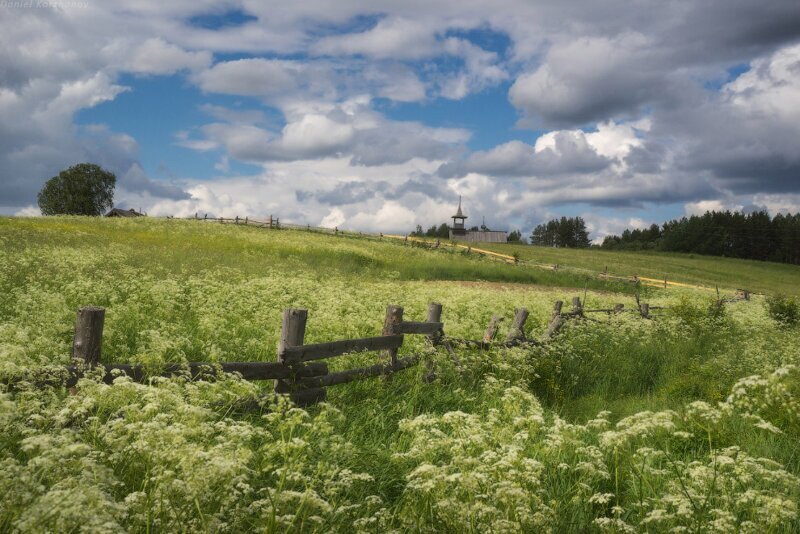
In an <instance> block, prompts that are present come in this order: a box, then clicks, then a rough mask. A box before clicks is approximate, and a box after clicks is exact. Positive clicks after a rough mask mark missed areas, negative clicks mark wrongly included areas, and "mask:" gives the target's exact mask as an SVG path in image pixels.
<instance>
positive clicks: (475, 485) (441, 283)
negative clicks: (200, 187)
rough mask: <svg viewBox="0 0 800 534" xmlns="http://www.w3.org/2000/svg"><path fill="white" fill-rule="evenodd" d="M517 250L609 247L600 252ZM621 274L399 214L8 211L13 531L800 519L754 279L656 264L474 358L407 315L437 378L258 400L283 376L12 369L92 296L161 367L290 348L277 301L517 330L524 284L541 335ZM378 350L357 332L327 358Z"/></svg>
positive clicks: (342, 327) (320, 313) (784, 373)
mask: <svg viewBox="0 0 800 534" xmlns="http://www.w3.org/2000/svg"><path fill="white" fill-rule="evenodd" d="M498 250H503V251H509V250H512V251H513V250H517V249H515V248H514V247H512V246H501V247H498ZM519 252H520V255H523V254H526V255H527V254H529V253H530V254H531V256H530V257H531V258H532V259H537V260H539V259H541V260H542V261H544V262H558V263H562V264H566V265H572V266H575V267H584V268H587V269H591V270H594V271H599V270H602V268H603V267H604V266H605V261H606V260H607V259H609V258H611V257H612V256H608V255H607V253H600V254H598V253H597V251H555V250H550V249H537V248H533V247H520V248H519ZM540 253H541V254H540ZM545 253H551V254H553V255H551V256H546V259H545V256H544V254H545ZM595 254H597V255H595ZM613 257H616V258H618V263H616V264H611V263H610V262H609V265H608V267H609V270H610V271H612V272H614V271H615V267H614V265H616V266H617V267H618V272H620V274H635V273H633V272H629V271H626V270H625V269H627V268H628V267H629V266H630V265H631V264H635V265H636V266H637V267H638V266H639V265H644V264H647V263H649V262H650V261H654V260H650V259H647V258H648V257H649V258H661V257H662V256H661V255H649V256H645V255H638V254H633V253H624V254H623V253H619V254H615V255H614V256H613ZM664 257H665V258H672V259H674V260H675V262H676V263H674V265H676V267H675V269H676V271H680V273H679V274H680V276H682V277H686V278H684V279H685V280H688V281H696V282H703V283H706V284H713V283H720V284H721V285H723V284H724V285H730V286H731V287H738V286H740V285H746V284H739V283H738V282H737V280H739V279H747V280H755V279H756V278H760V279H762V280H763V283H764V285H763V286H753V288H759V289H761V288H763V289H765V290H776V291H777V290H780V289H782V288H784V287H789V286H791V285H792V282H791V280H793V279H794V278H791V277H796V276H797V274H796V271H794V270H792V268H789V269H784V268H785V267H786V266H773V265H770V264H756V265H755V266H752V265H751V262H736V261H720V262H719V263H720V264H724V265H725V267H719V266H717V267H715V266H714V265H712V264H713V263H714V262H715V261H717V260H709V259H708V258H688V257H685V258H684V257H677V256H672V255H670V256H664ZM598 258H602V259H601V260H598ZM598 261H599V263H598ZM636 262H641V263H638V264H637V263H636ZM758 269H762V270H761V271H759V270H758ZM755 273H759V274H758V275H756V274H755ZM786 273H789V274H788V276H789V277H790V278H789V281H788V282H787V281H785V278H786V276H787V275H786ZM639 274H646V273H645V271H643V270H642V271H639ZM653 274H654V277H657V276H655V273H653ZM662 275H663V274H662ZM677 276H678V275H677V274H676V277H677ZM692 277H696V278H692ZM725 281H727V283H726V282H725ZM587 286H588V287H587ZM585 287H586V289H584V288H585ZM584 291H585V293H584ZM631 291H632V288H631V286H630V284H625V283H613V282H604V281H602V280H598V279H596V278H595V277H594V276H588V275H587V274H586V273H582V272H580V271H574V272H573V271H570V270H565V271H563V272H562V271H559V272H552V271H548V270H544V269H540V268H537V267H534V266H530V265H524V264H523V265H519V266H515V265H508V264H504V263H500V262H495V261H491V260H488V259H485V258H480V257H476V256H475V255H469V256H467V255H463V254H461V253H454V252H452V251H448V250H428V249H423V248H417V247H412V246H404V245H403V244H402V243H398V242H396V241H391V242H390V241H380V240H376V239H367V238H358V237H343V236H338V237H334V236H330V235H321V234H316V233H312V232H306V231H296V230H291V231H290V230H281V231H270V230H262V229H257V228H248V227H241V226H239V227H236V226H233V225H222V224H219V223H209V222H197V221H177V220H157V219H144V218H143V219H116V220H110V219H88V218H74V217H72V218H71V217H64V218H38V219H14V218H0V503H2V504H1V505H0V532H5V531H65V532H69V531H79V530H81V529H83V530H87V531H98V532H114V531H134V532H146V531H187V532H207V531H252V530H258V531H266V532H277V531H290V532H332V531H333V532H342V531H347V532H352V531H359V532H387V531H413V532H419V531H424V532H465V531H475V532H484V531H486V532H489V531H514V532H516V531H553V532H586V531H604V530H605V531H617V530H620V531H631V530H634V531H650V532H662V531H669V530H670V529H676V530H693V531H694V530H697V531H701V530H703V529H705V528H706V526H707V525H712V524H713V525H714V526H715V528H717V530H721V531H752V532H793V531H797V530H798V529H800V519H799V518H798V506H797V503H798V502H800V445H799V444H800V439H799V438H800V410H799V409H798V406H800V390H798V384H800V335H798V334H799V333H800V332H799V331H798V327H797V326H790V325H785V324H782V323H780V322H777V321H776V320H774V319H773V318H772V317H771V316H770V315H769V314H768V313H767V310H766V308H765V306H764V299H763V298H761V297H758V296H756V297H754V298H753V299H752V300H751V301H748V302H745V301H738V302H734V303H730V304H727V305H725V307H724V308H723V311H722V312H720V311H719V309H718V308H717V307H715V306H712V301H711V299H712V298H713V295H711V294H709V293H708V292H703V291H695V290H690V289H680V288H670V289H666V290H665V289H646V290H645V292H644V294H643V298H645V299H646V300H647V301H649V302H650V303H651V304H656V305H661V306H668V307H669V308H670V309H669V310H661V311H658V312H656V313H657V314H658V315H656V316H655V318H654V319H652V320H645V319H643V318H641V317H639V316H638V315H637V314H635V313H628V314H620V315H615V316H607V315H605V314H597V315H594V316H592V317H591V318H590V319H586V320H575V321H569V322H568V324H567V326H566V327H565V328H564V329H563V330H562V331H561V333H560V334H559V335H558V336H557V337H556V338H555V339H553V340H552V341H550V342H548V343H546V344H542V345H532V346H523V347H512V348H504V347H501V346H493V347H491V348H489V349H485V350H481V349H471V348H467V347H462V346H458V345H457V346H456V347H455V348H454V352H455V354H456V357H457V358H458V362H459V363H458V365H457V364H456V363H454V361H453V357H452V354H450V352H449V351H447V350H444V349H443V348H442V347H431V346H430V344H429V343H427V342H426V340H425V339H424V338H423V337H421V336H407V342H404V343H403V347H402V349H401V354H400V356H408V355H410V354H419V355H423V356H424V357H425V358H427V359H429V361H430V362H432V364H433V365H434V366H435V369H436V375H437V378H436V380H434V381H433V382H430V383H428V382H425V381H423V380H422V376H423V373H424V372H425V366H423V365H420V366H418V367H415V368H411V369H408V370H405V371H402V372H401V373H398V374H396V375H394V376H393V378H392V380H383V379H379V378H375V379H369V380H364V381H361V382H354V383H351V384H345V385H339V386H335V387H332V388H329V394H328V404H325V405H321V406H314V407H311V408H309V409H307V410H302V409H299V408H295V407H292V406H289V405H287V404H286V401H285V400H279V401H272V400H268V401H265V407H264V410H263V411H261V412H255V413H253V412H247V413H241V412H239V411H237V410H236V406H238V404H239V403H240V402H241V401H242V400H248V399H251V400H252V399H255V398H264V397H265V396H269V398H272V397H271V396H270V393H271V392H272V383H271V382H246V381H244V380H241V379H240V378H238V377H237V376H226V377H224V378H222V379H220V380H217V381H189V380H186V379H185V378H182V377H173V378H160V377H153V378H152V379H151V380H150V381H149V382H146V383H143V384H137V383H134V382H132V381H130V380H129V379H127V378H125V377H120V378H118V379H117V380H116V381H115V382H114V384H113V385H108V384H104V383H102V382H101V381H99V380H97V379H96V377H89V378H86V379H83V380H82V381H81V382H80V383H79V384H78V387H77V389H75V390H72V391H68V390H67V389H65V388H64V387H61V386H60V385H55V386H48V387H34V386H33V385H31V384H29V383H21V384H20V383H17V384H15V385H14V386H13V387H10V386H7V385H5V379H6V378H7V377H10V376H18V375H19V374H21V373H23V374H24V373H25V372H27V371H30V370H31V369H39V370H47V369H49V366H53V365H63V364H66V363H68V362H69V360H70V349H71V342H72V335H73V325H74V321H75V310H76V309H77V308H78V307H80V306H84V305H99V306H103V307H105V308H106V319H105V333H104V338H103V361H104V362H131V363H141V364H144V365H146V366H147V368H148V369H152V370H154V371H157V370H158V369H159V368H160V367H159V366H160V365H161V364H163V363H165V362H184V361H197V360H200V361H212V362H224V361H275V359H276V345H277V342H278V338H279V333H280V321H281V312H282V310H283V309H285V308H287V307H303V308H307V309H308V310H309V317H308V325H307V329H306V338H305V339H306V341H307V342H308V343H316V342H324V341H331V340H336V339H343V338H356V337H368V336H374V335H376V334H378V333H379V332H380V330H381V327H382V323H383V318H384V311H385V308H386V306H387V305H388V304H399V305H402V306H404V307H405V316H406V318H408V319H410V320H422V319H423V318H424V317H425V310H426V306H427V304H428V303H429V302H431V301H438V302H441V303H442V304H443V306H444V311H443V315H442V320H443V321H444V325H445V327H444V328H445V332H446V333H447V335H448V336H452V337H457V338H470V339H476V338H480V337H481V334H482V332H483V330H484V329H485V327H486V324H487V322H488V321H489V320H490V318H491V317H492V315H494V314H499V315H501V316H502V317H503V318H504V319H505V321H504V322H503V323H502V326H501V331H500V335H501V336H503V335H505V333H506V330H507V329H508V328H509V324H510V323H511V319H512V317H513V313H514V311H513V310H514V308H518V307H526V308H528V309H529V310H530V312H531V317H530V319H529V321H528V327H527V332H526V333H527V335H528V337H530V338H533V339H539V338H540V336H541V334H542V332H543V331H544V328H545V326H546V324H547V323H548V321H549V320H550V314H551V310H552V306H553V302H554V301H555V300H556V299H560V300H566V301H568V300H569V298H570V297H572V296H575V295H580V296H581V297H582V298H584V297H585V300H586V302H587V306H588V307H608V306H611V305H613V304H614V303H617V302H621V303H624V304H625V306H626V308H628V309H630V308H632V307H633V306H634V305H635V303H634V299H633V295H632V294H631ZM379 359H380V357H379V356H378V355H377V354H374V353H366V354H353V355H347V356H344V357H341V358H336V359H334V360H331V361H330V366H331V370H332V371H336V370H340V369H343V368H349V367H353V366H356V365H369V364H374V363H375V362H376V361H378V360H379ZM51 378H52V379H53V380H54V381H55V382H57V381H56V378H57V376H56V375H55V374H53V375H52V377H51Z"/></svg>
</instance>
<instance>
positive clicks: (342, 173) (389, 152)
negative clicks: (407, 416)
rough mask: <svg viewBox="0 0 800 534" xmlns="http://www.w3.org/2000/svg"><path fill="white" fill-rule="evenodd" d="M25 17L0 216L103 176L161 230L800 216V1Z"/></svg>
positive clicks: (369, 6)
mask: <svg viewBox="0 0 800 534" xmlns="http://www.w3.org/2000/svg"><path fill="white" fill-rule="evenodd" d="M757 5H758V6H760V7H759V8H758V9H755V10H754V7H755V6H757ZM3 9H5V12H4V15H6V16H4V17H2V18H0V42H1V43H2V45H3V50H6V53H4V54H0V118H2V119H3V120H2V121H0V172H2V174H0V213H10V214H14V213H17V214H24V215H32V214H35V213H36V212H37V211H38V210H37V209H36V192H37V191H38V189H39V188H40V187H41V184H42V183H43V182H44V181H45V180H46V179H47V178H49V177H50V176H52V175H54V174H56V173H57V172H58V171H59V170H61V169H63V168H65V167H67V166H69V165H72V164H75V163H78V162H81V161H94V162H97V163H100V164H102V165H104V166H106V167H108V168H109V169H111V170H113V171H114V172H115V173H116V174H117V176H118V179H119V182H118V188H117V194H116V202H117V204H118V205H120V206H122V207H125V206H135V207H143V208H144V209H146V210H147V211H148V212H149V213H151V214H153V215H188V214H193V213H195V212H201V213H204V212H208V213H209V214H212V215H240V216H245V215H250V216H259V215H265V214H275V215H280V216H281V217H282V218H283V219H284V220H287V221H292V222H297V223H309V224H320V225H330V226H333V225H338V226H342V227H349V228H354V229H361V230H374V231H404V230H409V229H412V228H413V227H414V226H415V225H416V224H421V225H423V226H430V225H431V224H437V223H440V222H443V221H445V220H446V218H447V217H448V216H449V215H450V214H451V213H450V212H451V211H452V210H453V208H454V204H455V202H456V201H457V198H458V196H459V195H462V196H463V197H464V203H465V208H466V209H467V211H468V212H469V214H471V215H473V216H474V220H475V221H480V217H481V216H485V217H486V219H487V223H489V225H490V226H493V227H496V228H507V229H513V228H519V229H522V230H523V232H525V233H527V232H529V231H530V229H531V228H532V227H533V226H534V225H535V224H538V223H539V222H542V221H544V220H546V219H548V218H550V217H556V216H561V215H580V216H582V217H584V218H585V219H586V220H587V222H588V225H589V228H590V229H591V230H592V236H593V238H595V239H601V238H602V237H603V236H604V235H607V234H608V233H614V232H620V231H621V230H623V229H624V228H626V227H632V226H645V225H649V224H651V223H652V222H662V221H664V220H666V219H670V218H675V217H680V216H683V215H685V214H691V213H699V212H702V211H705V210H707V209H754V208H757V209H767V210H769V211H771V212H773V213H777V212H786V211H798V210H799V209H800V150H798V149H799V148H800V147H799V146H798V144H800V143H799V142H798V139H800V126H798V125H799V124H800V111H798V110H800V44H798V43H800V6H798V4H797V3H796V2H789V1H787V2H782V1H775V2H771V3H770V4H769V5H768V6H762V5H761V4H756V3H755V2H753V1H745V0H734V1H721V0H710V1H703V2H700V1H696V2H692V1H688V0H681V1H679V2H674V3H670V4H665V3H663V2H656V1H645V2H642V3H638V4H636V5H635V6H631V5H630V4H628V3H627V2H622V1H618V2H617V1H610V2H604V3H602V4H598V3H594V2H589V1H588V0H586V1H578V2H575V3H570V4H569V5H561V4H553V3H550V2H546V1H532V2H531V1H523V0H519V1H517V0H502V1H499V2H498V3H496V4H492V5H491V6H490V5H486V4H485V2H472V1H459V2H455V1H453V2H450V1H438V2H415V1H410V2H403V3H399V2H391V1H380V2H370V3H363V2H341V3H337V5H336V8H335V9H328V7H327V6H323V7H320V6H315V5H313V4H311V3H297V5H294V4H291V5H286V4H285V3H281V4H274V5H273V4H272V3H270V2H266V3H252V2H245V1H241V2H239V1H227V2H224V3H223V4H219V3H212V2H204V1H200V2H189V1H184V0H177V1H176V2H172V3H170V4H169V5H167V4H161V3H155V2H149V1H144V2H141V3H137V5H135V6H133V7H132V6H130V5H127V4H123V3H120V4H117V3H116V2H104V3H96V4H95V3H85V4H84V3H75V4H74V5H73V4H62V5H57V6H54V7H52V8H45V9H25V8H14V7H4V8H3ZM793 21H794V22H796V23H793ZM32 42H35V43H37V46H36V47H32V46H30V44H29V43H32Z"/></svg>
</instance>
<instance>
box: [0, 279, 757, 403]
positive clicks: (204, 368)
mask: <svg viewBox="0 0 800 534" xmlns="http://www.w3.org/2000/svg"><path fill="white" fill-rule="evenodd" d="M739 300H749V294H748V293H738V294H736V295H735V296H733V297H728V298H718V300H717V305H718V306H722V305H724V304H725V303H728V302H735V301H739ZM563 305H564V303H563V301H560V300H558V301H556V302H555V305H554V307H553V313H552V315H551V317H550V319H549V321H548V323H547V325H546V328H545V330H544V332H543V333H542V334H541V336H540V337H538V338H535V337H529V335H528V334H526V327H525V324H526V322H527V319H528V316H529V312H528V310H527V309H526V308H518V309H516V310H514V319H513V322H512V324H511V326H510V328H509V329H508V332H507V334H506V336H505V339H503V340H502V341H501V340H497V335H498V332H499V329H500V323H501V322H502V321H503V317H502V316H500V315H493V316H492V318H491V320H490V321H489V324H488V325H487V327H486V330H485V331H484V334H483V336H482V338H481V339H463V338H455V337H450V336H447V335H446V334H445V330H444V323H443V322H442V304H440V303H437V302H431V303H430V304H429V305H428V310H427V317H426V319H425V320H424V321H409V320H406V318H405V317H404V315H403V311H404V310H403V308H402V307H401V306H397V305H389V306H388V307H387V308H386V314H385V317H384V324H383V330H382V332H381V334H380V335H379V336H374V337H366V338H359V339H341V340H334V341H328V342H323V343H314V344H306V343H305V331H306V323H307V320H308V310H306V309H302V308H288V309H286V310H284V312H283V317H282V321H281V334H280V342H279V344H278V349H277V361H274V362H252V361H250V362H246V361H245V362H236V361H233V362H188V363H166V364H163V365H162V366H161V367H160V369H161V374H162V375H164V376H166V375H173V374H179V373H187V372H188V375H189V376H190V377H191V378H192V379H204V378H210V377H213V376H216V375H218V374H219V373H238V374H239V375H241V377H242V378H243V379H245V380H273V381H274V386H275V387H274V390H275V393H276V394H286V395H288V396H289V398H290V399H291V400H292V401H293V402H295V403H296V404H298V405H301V406H307V405H310V404H315V403H318V402H320V401H324V400H325V399H326V397H327V394H326V388H327V387H330V386H335V385H338V384H346V383H348V382H352V381H354V380H362V379H366V378H370V377H376V376H381V375H392V374H394V373H397V372H399V371H402V370H405V369H408V368H411V367H414V366H416V365H418V364H419V363H420V362H421V361H424V362H425V367H426V371H425V373H424V374H423V380H424V381H425V382H430V381H432V380H434V379H435V378H436V370H435V363H434V361H433V359H432V358H431V357H430V355H425V356H421V355H418V354H412V355H408V356H403V357H400V356H399V350H400V348H401V347H402V346H403V343H404V340H405V336H407V335H423V336H425V337H426V338H427V340H428V342H429V343H430V346H431V347H433V348H434V349H436V348H438V347H443V348H445V349H446V350H447V353H448V354H449V356H450V358H451V359H452V360H453V362H454V364H455V365H456V367H457V368H459V369H463V364H462V363H461V359H460V358H459V357H458V354H457V352H456V350H455V347H465V348H476V349H481V350H487V349H491V348H500V347H523V346H541V345H543V344H546V343H547V342H549V341H550V340H552V339H553V338H554V337H555V336H556V335H557V334H558V333H559V331H560V330H561V329H562V327H563V326H564V325H565V324H566V323H567V321H569V320H585V321H596V319H591V318H589V317H587V314H589V313H607V314H609V315H616V314H620V313H623V312H628V311H630V312H633V313H636V314H637V315H639V316H641V317H642V318H644V319H653V318H654V315H653V313H652V312H653V311H655V310H665V309H667V308H665V307H661V306H650V305H649V304H648V303H646V302H640V301H639V298H638V295H637V298H636V307H635V308H634V309H630V310H627V309H625V306H624V304H621V303H620V304H616V305H615V306H614V307H613V308H604V309H585V308H584V303H583V302H582V301H581V298H580V297H573V298H572V307H571V309H570V310H569V311H564V310H563ZM104 323H105V308H101V307H95V306H87V307H83V308H80V309H79V310H78V312H77V317H76V321H75V333H74V337H73V345H72V364H71V365H67V366H62V367H60V369H62V370H64V371H66V373H65V374H62V375H61V379H58V378H52V377H51V378H47V379H43V380H38V381H37V379H35V378H34V379H31V378H29V377H27V376H15V377H10V378H8V377H7V378H6V379H4V380H3V382H5V383H7V384H11V385H13V384H14V383H19V382H34V383H37V384H40V385H59V384H61V385H64V386H66V387H74V386H76V385H77V384H78V380H79V379H80V378H81V377H82V376H84V375H85V374H86V373H87V372H88V371H90V370H91V369H94V368H98V367H102V368H103V370H104V376H103V380H104V381H105V382H106V383H112V382H113V380H114V378H116V377H117V376H118V375H119V374H120V373H121V374H124V375H127V376H128V377H130V378H131V379H132V380H134V381H139V382H141V381H145V380H146V379H147V378H148V376H150V375H149V373H148V369H147V368H145V366H143V365H140V364H130V363H103V362H102V358H101V353H102V343H103V328H104ZM364 352H379V353H380V354H381V356H380V358H379V361H378V362H377V363H375V364H374V365H369V366H366V367H358V368H355V369H348V370H344V371H337V372H330V371H329V369H328V365H327V364H326V363H325V362H323V361H321V360H327V359H330V358H335V357H338V356H343V355H347V354H354V353H364Z"/></svg>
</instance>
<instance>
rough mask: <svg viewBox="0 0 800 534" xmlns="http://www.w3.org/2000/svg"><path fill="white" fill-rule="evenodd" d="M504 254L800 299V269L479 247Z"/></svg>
mask: <svg viewBox="0 0 800 534" xmlns="http://www.w3.org/2000/svg"><path fill="white" fill-rule="evenodd" d="M477 246H479V247H481V248H485V249H487V250H493V251H496V252H502V253H504V254H514V253H515V252H516V253H518V254H519V256H520V258H521V259H523V260H531V261H534V262H539V263H546V264H555V263H558V264H559V265H565V266H569V267H581V268H585V269H591V270H592V271H594V272H601V271H603V270H604V269H605V268H606V267H608V271H609V272H610V273H613V274H619V275H625V276H631V275H634V274H638V275H639V276H646V277H649V278H657V279H663V278H664V277H665V276H666V277H667V278H668V279H669V280H673V281H677V282H685V283H693V284H700V285H706V286H711V287H713V286H714V285H719V286H720V287H724V288H733V289H736V288H747V289H750V290H751V291H756V292H765V293H776V292H783V293H789V294H795V295H800V266H797V265H787V264H783V263H771V262H761V261H753V260H739V259H733V258H720V257H715V256H701V255H696V254H678V253H666V252H614V251H606V250H598V249H587V250H571V249H557V248H550V247H533V246H528V245H511V244H505V245H500V244H490V243H481V244H480V245H477Z"/></svg>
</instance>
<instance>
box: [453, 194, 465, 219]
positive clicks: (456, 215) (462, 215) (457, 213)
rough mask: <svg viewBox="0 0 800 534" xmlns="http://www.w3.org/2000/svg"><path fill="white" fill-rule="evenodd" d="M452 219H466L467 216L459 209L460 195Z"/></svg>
mask: <svg viewBox="0 0 800 534" xmlns="http://www.w3.org/2000/svg"><path fill="white" fill-rule="evenodd" d="M452 218H453V219H466V218H467V216H466V215H464V213H463V212H462V211H461V195H458V211H456V214H455V215H453V217H452Z"/></svg>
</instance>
